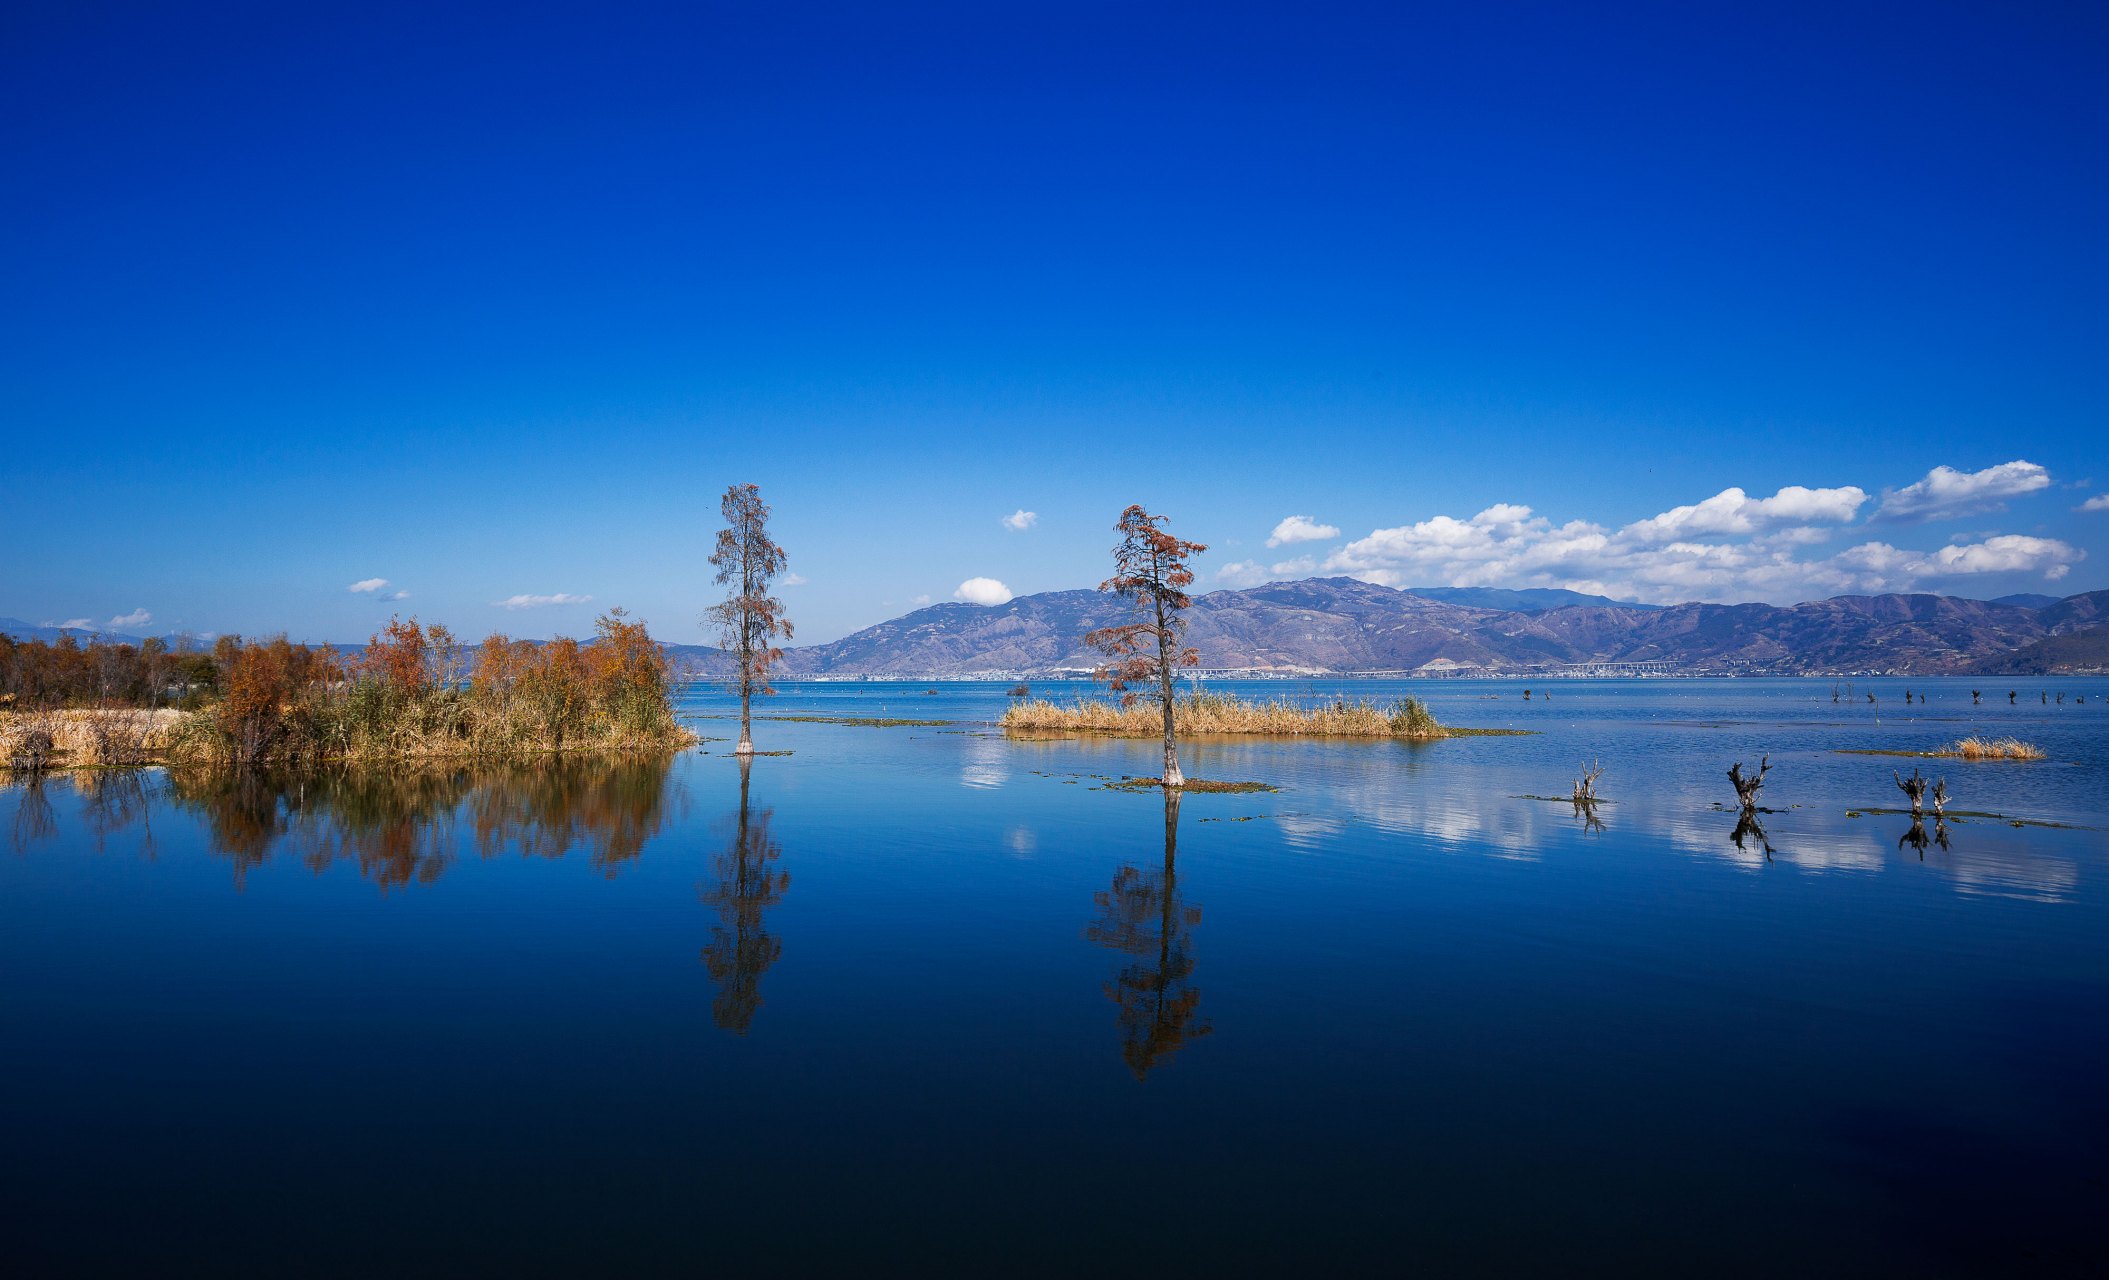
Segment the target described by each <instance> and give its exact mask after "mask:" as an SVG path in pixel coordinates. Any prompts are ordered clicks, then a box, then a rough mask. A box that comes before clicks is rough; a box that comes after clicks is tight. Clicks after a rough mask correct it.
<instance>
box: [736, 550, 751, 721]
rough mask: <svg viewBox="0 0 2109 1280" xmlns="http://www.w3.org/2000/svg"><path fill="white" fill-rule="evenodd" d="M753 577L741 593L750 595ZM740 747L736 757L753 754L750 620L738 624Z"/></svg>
mask: <svg viewBox="0 0 2109 1280" xmlns="http://www.w3.org/2000/svg"><path fill="white" fill-rule="evenodd" d="M753 590H754V576H753V574H752V573H749V574H748V575H747V576H746V578H745V580H744V581H743V582H742V583H741V591H742V592H743V593H744V594H747V595H752V594H753ZM739 658H740V745H738V746H736V747H734V748H733V749H732V754H734V755H736V756H751V755H753V754H754V714H753V702H754V623H753V620H752V618H748V619H746V620H743V621H742V623H741V624H740V655H739Z"/></svg>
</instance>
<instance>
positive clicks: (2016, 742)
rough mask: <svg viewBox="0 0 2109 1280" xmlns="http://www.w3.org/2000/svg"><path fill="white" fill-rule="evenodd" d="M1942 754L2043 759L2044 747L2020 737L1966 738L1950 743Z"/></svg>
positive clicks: (2011, 758)
mask: <svg viewBox="0 0 2109 1280" xmlns="http://www.w3.org/2000/svg"><path fill="white" fill-rule="evenodd" d="M1941 754H1942V755H1950V756H1958V757H1960V758H1962V759H1964V760H2042V759H2046V758H2047V757H2046V756H2045V754H2044V751H2043V748H2041V747H2039V746H2037V745H2036V744H2035V743H2033V742H2023V741H2022V740H2021V739H2019V738H1975V737H1972V738H1964V739H1962V740H1960V741H1958V742H1953V743H1950V744H1949V745H1948V747H1947V749H1946V750H1944V751H1943V752H1941Z"/></svg>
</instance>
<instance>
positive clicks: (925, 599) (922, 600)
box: [908, 595, 930, 608]
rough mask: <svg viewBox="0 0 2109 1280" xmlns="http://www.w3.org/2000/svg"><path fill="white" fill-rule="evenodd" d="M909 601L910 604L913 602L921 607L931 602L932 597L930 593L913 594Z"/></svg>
mask: <svg viewBox="0 0 2109 1280" xmlns="http://www.w3.org/2000/svg"><path fill="white" fill-rule="evenodd" d="M908 603H910V604H912V605H915V606H916V607H918V608H920V607H922V606H923V605H926V604H929V603H930V597H929V596H928V595H919V596H913V597H910V599H909V601H908Z"/></svg>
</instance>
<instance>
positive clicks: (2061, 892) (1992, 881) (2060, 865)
mask: <svg viewBox="0 0 2109 1280" xmlns="http://www.w3.org/2000/svg"><path fill="white" fill-rule="evenodd" d="M1948 874H1949V876H1951V877H1952V878H1953V879H1954V881H1955V891H1956V892H1957V893H1962V894H1968V895H1969V896H1971V897H1984V898H2018V899H2020V900H2022V901H2024V902H2069V901H2071V899H2072V896H2073V890H2075V889H2077V888H2079V885H2080V869H2079V868H2078V867H2076V866H2074V865H2073V864H2072V863H2070V862H2067V861H2065V860H2064V859H2062V858H2045V857H2040V856H2033V855H2030V854H2023V853H2010V852H2007V851H2005V850H1986V851H1983V852H1976V851H1973V852H1970V853H1966V854H1957V855H1954V856H1953V857H1951V858H1950V859H1949V862H1948Z"/></svg>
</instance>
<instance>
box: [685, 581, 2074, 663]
mask: <svg viewBox="0 0 2109 1280" xmlns="http://www.w3.org/2000/svg"><path fill="white" fill-rule="evenodd" d="M1125 616H1126V615H1125V613H1124V610H1123V606H1122V605H1121V603H1120V602H1119V601H1117V600H1114V599H1112V598H1109V597H1107V596H1104V595H1101V594H1100V593H1098V592H1095V591H1055V592H1047V593H1043V594H1040V595H1031V596H1019V597H1017V598H1016V599H1014V600H1011V601H1009V602H1008V603H1006V604H1002V605H996V606H990V607H984V606H979V605H968V604H941V605H933V606H931V607H929V608H927V609H919V610H916V611H915V612H913V613H909V614H906V615H904V616H902V617H899V618H895V619H892V620H891V621H888V622H882V623H880V624H878V625H876V626H872V627H867V628H865V629H864V630H862V631H859V632H856V633H855V634H853V635H850V636H847V637H844V638H843V639H841V640H838V641H835V642H833V643H831V644H822V645H809V646H804V647H799V648H792V649H789V650H787V651H786V653H785V661H784V666H783V671H784V673H785V674H787V675H806V676H812V675H832V676H909V677H914V676H940V675H975V674H992V673H1019V674H1028V675H1029V674H1046V673H1050V672H1054V671H1060V670H1065V669H1067V670H1081V669H1088V668H1090V667H1092V666H1094V665H1096V662H1097V656H1096V655H1095V654H1093V653H1092V652H1091V651H1090V650H1088V649H1086V648H1085V647H1084V644H1083V636H1084V634H1085V632H1087V631H1090V630H1091V629H1093V628H1094V627H1101V626H1106V625H1108V624H1110V623H1114V622H1118V621H1120V620H1122V619H1123V618H1124V617H1125ZM1188 617H1189V621H1190V630H1189V641H1190V642H1191V643H1192V644H1193V646H1194V647H1195V648H1196V649H1198V650H1200V652H1201V661H1202V665H1203V666H1205V667H1210V668H1239V669H1254V670H1274V671H1283V672H1288V671H1294V670H1321V671H1368V670H1386V671H1400V670H1415V669H1418V668H1420V667H1423V666H1425V665H1427V664H1430V663H1435V664H1439V665H1455V666H1464V667H1476V668H1481V669H1486V670H1496V671H1514V672H1519V673H1527V672H1530V671H1533V670H1542V669H1546V668H1549V667H1554V666H1560V665H1564V664H1571V663H1588V662H1663V663H1667V664H1669V665H1670V666H1671V667H1672V668H1674V669H1676V670H1680V671H1719V672H1739V673H1749V674H1797V673H1802V672H1827V671H1840V672H1858V671H1869V672H1872V671H1897V672H1911V673H1917V674H1938V673H1942V672H1958V673H1960V672H1977V671H1987V672H1989V671H1998V670H2006V669H2009V668H2010V667H2011V668H2013V669H2017V670H2019V669H2025V668H2020V667H2013V664H2015V663H2019V662H2023V661H2024V659H2023V658H2022V657H2021V655H2022V654H2023V653H2024V652H2025V651H2031V650H2030V646H2034V645H2038V644H2039V643H2040V642H2043V641H2045V640H2047V639H2052V638H2058V637H2064V636H2068V635H2073V634H2076V633H2080V632H2085V631H2088V630H2089V629H2090V628H2092V627H2094V626H2096V625H2097V623H2098V622H2100V621H2103V620H2109V592H2093V593H2089V594H2087V595H2080V596H2073V597H2069V598H2067V599H2065V600H2060V601H2058V602H2056V603H2055V604H2053V605H2049V606H2043V607H2035V608H2030V607H2023V606H2019V605H2002V604H1995V603H1990V602H1987V601H1981V600H1965V599H1960V598H1957V597H1954V596H1938V595H1923V594H1914V595H1883V596H1839V597H1836V598H1834V599H1830V600H1819V601H1811V602H1809V603H1805V604H1798V605H1792V606H1777V605H1765V604H1738V605H1719V604H1683V605H1675V606H1671V607H1668V608H1660V609H1636V608H1633V607H1631V606H1627V605H1621V604H1618V603H1616V602H1611V603H1605V604H1571V605H1564V606H1560V607H1557V608H1550V609H1531V610H1528V611H1523V610H1518V609H1495V608H1485V607H1474V606H1468V605H1463V604H1456V603H1450V602H1445V601H1442V600H1436V599H1431V598H1429V596H1428V595H1427V594H1426V593H1425V592H1418V591H1397V590H1393V589H1392V588H1389V587H1380V586H1376V585H1373V584H1371V583H1367V582H1361V581H1358V580H1356V579H1352V578H1313V579H1309V580H1306V581H1302V582H1277V583H1270V584H1268V585H1266V586H1263V587H1252V588H1248V589H1245V590H1237V591H1216V592H1211V593H1209V594H1207V595H1204V596H1200V597H1198V598H1197V599H1196V600H1195V602H1194V608H1193V610H1192V612H1191V613H1190V614H1189V615H1188ZM2089 643H2091V642H2089ZM2074 644H2081V647H2080V648H2078V649H2075V648H2073V647H2072V646H2071V645H2066V646H2064V647H2056V646H2054V647H2053V648H2052V649H2050V650H2045V651H2044V652H2047V653H2055V654H2058V655H2064V654H2067V653H2068V652H2074V653H2084V652H2085V648H2084V644H2082V642H2077V641H2075V642H2074ZM678 652H679V653H681V654H682V655H684V656H685V657H686V658H688V659H689V660H691V661H694V662H698V663H700V664H702V666H703V667H704V668H705V669H714V668H715V667H716V666H717V664H718V662H719V661H720V660H719V659H718V657H717V655H716V653H715V651H714V650H708V649H703V648H700V647H687V646H684V647H682V648H680V649H679V651H678ZM2031 652H2032V651H2031ZM2039 660H2041V661H2050V660H2051V659H2046V658H2042V657H2041V655H2040V654H2039V655H2038V656H2037V657H2031V658H2028V659H2026V660H2025V661H2028V662H2035V661H2039ZM2057 660H2058V661H2063V660H2064V659H2063V658H2062V657H2060V658H2058V659H2057Z"/></svg>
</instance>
